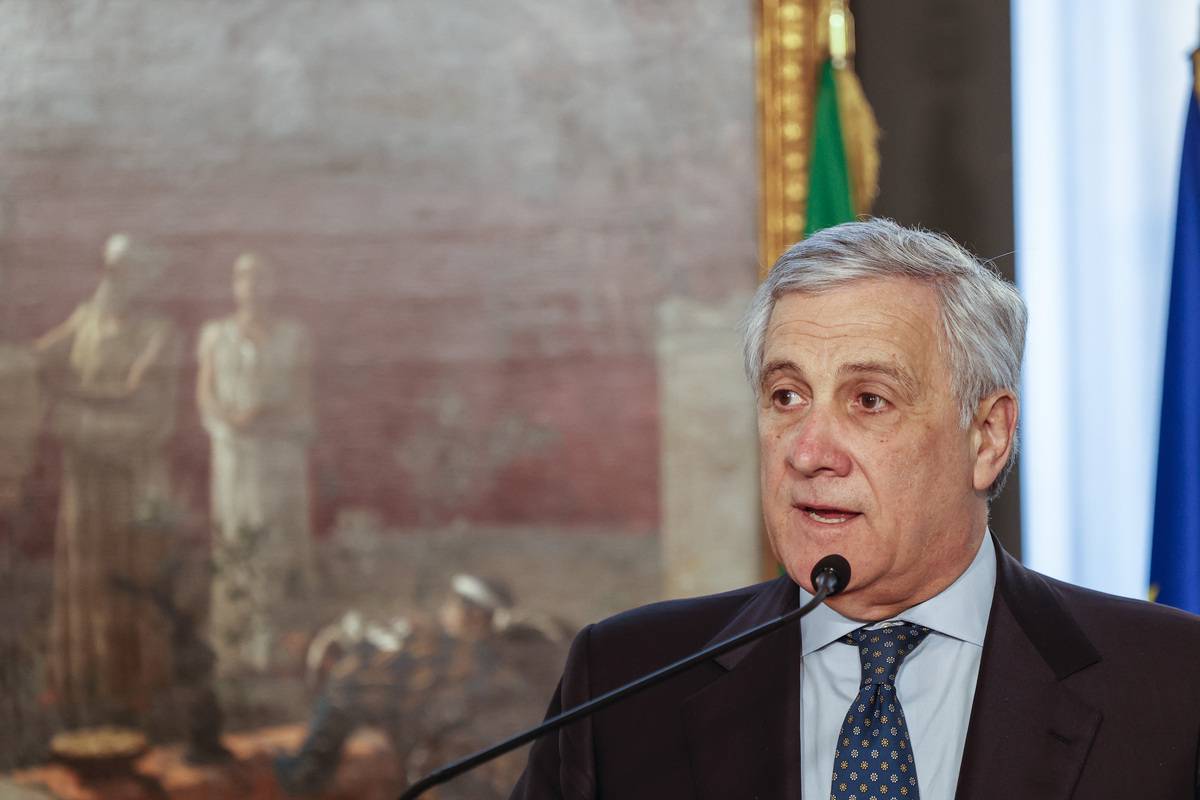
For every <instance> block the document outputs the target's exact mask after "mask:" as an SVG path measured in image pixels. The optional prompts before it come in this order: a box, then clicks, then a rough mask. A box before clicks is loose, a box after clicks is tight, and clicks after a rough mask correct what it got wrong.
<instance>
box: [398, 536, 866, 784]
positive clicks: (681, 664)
mask: <svg viewBox="0 0 1200 800" xmlns="http://www.w3.org/2000/svg"><path fill="white" fill-rule="evenodd" d="M810 578H811V579H812V584H813V589H814V590H815V592H816V593H815V594H814V595H813V598H812V600H810V601H808V602H807V603H805V604H804V605H803V606H801V607H800V608H796V609H793V610H791V611H789V612H787V613H786V614H784V615H783V616H781V617H776V618H775V619H772V620H768V621H766V622H764V623H762V624H761V625H756V626H754V627H753V628H751V629H750V630H747V631H742V632H741V633H739V634H737V635H736V636H732V637H730V638H728V639H726V640H725V641H723V642H717V643H716V644H714V645H713V646H711V647H706V648H704V649H703V650H701V651H700V652H699V653H695V654H693V655H690V656H687V657H686V658H681V659H680V660H679V661H676V662H675V663H673V664H668V665H667V666H665V667H663V668H661V669H658V670H655V671H654V672H651V673H650V674H649V675H643V676H642V677H640V678H638V679H637V680H635V681H632V682H630V683H627V684H625V685H624V686H618V687H617V688H616V689H613V690H611V691H608V692H605V693H604V694H602V695H600V696H599V697H593V698H592V699H591V700H589V701H587V702H586V703H583V704H581V705H577V706H575V707H574V708H569V709H567V710H566V711H564V712H562V713H561V714H559V715H558V716H556V717H551V718H550V719H548V720H545V721H544V722H542V724H540V725H537V726H535V727H533V728H530V729H529V730H527V731H525V732H523V733H518V734H517V735H516V736H513V737H511V738H509V739H505V740H504V741H503V742H500V743H499V744H496V745H492V746H491V747H489V748H487V749H486V750H480V751H479V752H478V753H474V754H472V755H469V756H467V757H466V758H461V759H459V760H458V761H454V762H451V763H449V764H447V765H446V766H444V767H442V768H441V769H439V770H436V771H434V772H432V773H430V774H429V775H426V776H425V777H424V778H422V779H421V780H419V781H417V782H416V783H414V784H413V785H412V786H410V787H408V789H407V790H406V791H405V792H404V794H402V795H400V798H399V800H413V798H416V797H418V796H420V795H421V794H423V793H424V792H425V790H426V789H431V788H433V787H434V786H437V785H439V784H442V783H445V782H446V781H448V780H450V779H451V778H453V777H456V776H458V775H461V774H462V773H464V772H466V771H467V770H470V769H474V768H475V767H477V766H479V765H480V764H483V763H485V762H488V761H491V760H492V759H493V758H497V757H498V756H502V755H504V754H505V753H507V752H508V751H510V750H515V749H516V748H518V747H520V746H521V745H523V744H527V743H529V742H532V741H533V740H534V739H536V738H538V737H539V736H541V735H542V734H544V733H549V732H550V731H554V730H558V729H559V728H561V727H562V726H564V725H566V724H568V723H571V722H574V721H575V720H577V719H580V718H582V717H586V716H589V715H590V714H593V713H595V712H596V711H599V710H600V709H602V708H604V707H605V706H608V705H611V704H613V703H615V702H617V701H618V700H621V699H622V698H625V697H628V696H629V695H631V694H634V693H635V692H640V691H641V690H642V689H647V688H649V687H651V686H653V685H655V684H657V683H661V682H662V681H665V680H666V679H667V678H669V677H671V676H672V675H675V674H677V673H680V672H683V671H684V670H685V669H688V668H689V667H694V666H695V665H696V664H699V663H700V662H701V661H707V660H709V659H710V658H716V657H717V656H719V655H722V654H724V653H728V652H729V651H730V650H736V649H737V648H739V647H741V646H742V645H744V644H746V643H748V642H752V641H754V640H755V639H758V638H760V637H762V636H766V635H767V634H768V633H770V632H771V631H774V630H778V629H779V628H782V627H783V626H784V625H787V624H788V623H789V622H794V621H795V620H798V619H800V618H801V617H803V616H804V615H805V614H807V613H809V612H810V611H812V610H813V609H814V608H816V607H817V606H819V605H820V604H821V603H823V602H824V601H825V599H826V598H829V597H832V596H833V595H835V594H837V593H838V592H840V591H842V590H843V589H845V588H846V586H847V585H848V584H849V583H850V562H849V561H847V560H846V559H845V558H843V557H842V556H840V555H827V556H825V557H824V558H822V559H821V560H820V561H818V562H817V563H816V566H814V567H813V570H812V574H811V575H810Z"/></svg>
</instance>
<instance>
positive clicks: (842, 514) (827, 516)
mask: <svg viewBox="0 0 1200 800" xmlns="http://www.w3.org/2000/svg"><path fill="white" fill-rule="evenodd" d="M797 508H799V509H800V510H801V511H803V512H804V513H805V514H808V516H809V518H810V519H813V520H816V521H817V522H820V523H821V524H823V525H837V524H839V523H842V522H849V521H850V520H852V519H854V518H855V517H857V516H859V512H858V511H847V510H846V509H844V508H831V507H829V506H797Z"/></svg>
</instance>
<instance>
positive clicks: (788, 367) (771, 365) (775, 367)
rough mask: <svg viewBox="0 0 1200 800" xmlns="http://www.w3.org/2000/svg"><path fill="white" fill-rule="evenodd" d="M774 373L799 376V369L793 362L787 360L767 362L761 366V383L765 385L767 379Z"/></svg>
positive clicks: (779, 359)
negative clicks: (788, 373)
mask: <svg viewBox="0 0 1200 800" xmlns="http://www.w3.org/2000/svg"><path fill="white" fill-rule="evenodd" d="M776 372H795V373H797V374H799V373H800V367H799V366H798V365H797V364H796V362H795V361H788V360H786V359H782V358H777V359H775V360H774V361H768V362H767V363H766V364H764V365H763V370H762V379H763V383H766V382H767V378H769V377H771V376H772V375H774V374H775V373H776Z"/></svg>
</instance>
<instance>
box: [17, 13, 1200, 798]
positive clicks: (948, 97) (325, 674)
mask: <svg viewBox="0 0 1200 800" xmlns="http://www.w3.org/2000/svg"><path fill="white" fill-rule="evenodd" d="M831 12H832V14H833V16H834V17H836V16H837V15H838V14H842V13H843V12H846V13H847V14H848V13H852V15H853V16H852V17H849V16H844V17H843V19H845V20H848V21H849V23H848V24H846V25H843V28H839V29H837V30H845V29H846V28H848V29H849V30H848V41H849V50H850V52H849V53H847V54H846V57H845V58H844V59H840V60H839V65H838V69H841V70H843V71H845V72H844V74H845V75H848V74H850V71H853V72H855V73H856V75H857V79H858V81H860V83H861V90H862V95H863V97H865V100H866V102H867V103H868V104H869V105H870V107H871V108H872V109H873V114H874V120H875V122H876V123H877V126H878V131H879V135H878V138H877V140H875V139H872V143H871V144H872V146H873V147H874V152H875V154H876V155H877V158H878V168H877V173H873V177H874V181H873V183H874V184H875V186H874V189H875V190H876V193H875V197H874V201H873V203H869V202H867V201H869V198H868V199H867V201H864V203H859V204H856V207H855V210H856V211H866V210H867V209H868V208H869V210H870V212H871V213H874V214H878V215H882V216H888V217H891V218H894V219H896V220H898V221H900V222H902V223H905V224H910V225H922V226H925V227H928V228H932V229H935V230H940V231H944V232H946V233H948V234H949V235H950V236H952V237H954V238H955V239H957V240H959V241H960V242H962V243H964V244H965V245H967V246H968V247H969V248H971V249H972V250H973V251H974V252H976V253H977V254H979V255H980V256H981V257H982V258H983V259H985V260H987V261H989V262H990V263H991V264H992V265H993V266H994V267H995V268H996V269H997V270H998V271H999V272H1001V273H1002V274H1004V275H1005V276H1007V277H1009V278H1011V279H1014V280H1016V281H1017V283H1018V284H1019V285H1020V287H1021V288H1022V291H1023V292H1024V294H1025V296H1026V298H1027V300H1028V303H1029V306H1030V311H1031V324H1030V332H1029V345H1028V349H1027V354H1026V376H1025V385H1024V387H1023V395H1024V396H1023V423H1022V448H1023V449H1022V456H1021V461H1020V465H1019V469H1018V470H1017V472H1016V473H1015V474H1014V476H1013V478H1012V479H1010V482H1009V484H1008V487H1007V488H1006V490H1005V492H1004V494H1003V495H1002V496H1001V498H1000V499H999V500H998V501H996V502H995V503H994V504H993V509H992V529H993V531H994V532H995V533H996V534H997V535H998V537H999V538H1000V540H1001V541H1002V542H1003V543H1004V545H1005V546H1006V547H1007V548H1008V549H1009V550H1010V551H1012V552H1013V553H1014V554H1017V555H1020V556H1021V557H1022V558H1023V560H1024V561H1025V562H1026V563H1028V564H1029V565H1031V566H1032V567H1033V568H1035V569H1038V570H1041V571H1043V572H1047V573H1048V574H1051V575H1054V576H1056V577H1061V578H1064V579H1067V580H1071V581H1074V582H1078V583H1082V584H1085V585H1088V586H1091V587H1094V588H1097V589H1100V590H1103V591H1108V592H1115V593H1119V594H1125V595H1129V596H1137V597H1145V596H1146V595H1147V592H1148V591H1149V587H1150V583H1151V580H1150V553H1151V539H1152V528H1153V521H1154V496H1155V479H1156V464H1157V459H1158V457H1159V456H1158V453H1159V447H1158V443H1159V427H1160V426H1159V413H1160V402H1161V398H1162V396H1163V392H1162V388H1161V387H1162V381H1163V375H1164V369H1163V363H1164V361H1163V359H1164V355H1163V353H1164V342H1165V339H1166V330H1167V307H1168V297H1169V292H1170V286H1171V269H1172V243H1173V241H1174V235H1175V224H1176V220H1175V213H1176V191H1177V186H1178V181H1179V160H1180V150H1181V146H1182V142H1183V132H1184V120H1185V115H1186V112H1187V108H1188V104H1189V102H1194V100H1193V99H1192V95H1191V92H1192V85H1193V68H1192V63H1191V61H1190V60H1189V56H1190V53H1191V51H1192V50H1193V48H1194V47H1195V46H1196V43H1197V35H1198V33H1200V13H1198V12H1200V8H1198V7H1197V6H1196V4H1195V3H1194V2H1185V0H1161V2H1158V3H1155V4H1153V6H1152V7H1150V6H1148V5H1146V4H1144V3H1137V2H1133V0H1103V1H1102V2H1095V1H1093V2H1088V3H1086V4H1085V3H1082V2H1077V1H1076V2H1071V1H1070V0H1060V2H1053V3H1035V2H1033V1H1032V0H1013V1H1012V2H1011V3H1010V2H1007V0H1004V1H1001V0H985V1H983V2H976V3H971V4H962V3H956V2H952V1H951V0H906V2H903V3H897V2H884V0H852V2H849V3H848V4H842V3H840V2H838V0H654V1H653V2H650V1H649V0H605V1H604V2H575V1H574V0H572V1H571V2H563V1H562V0H553V1H552V0H514V2H507V3H501V4H497V3H491V2H479V1H478V0H462V1H461V2H455V3H437V4H429V3H417V2H410V1H409V0H339V2H331V1H330V2H323V1H321V0H252V1H250V2H223V1H219V0H209V1H207V2H189V1H188V0H160V2H156V3H140V2H136V1H135V0H0V413H2V414H3V417H0V446H2V447H3V453H2V454H0V455H2V459H0V460H3V462H4V466H3V473H2V474H0V479H2V480H0V598H2V601H3V606H4V608H5V609H6V613H5V614H4V617H3V620H2V621H0V770H4V771H5V772H6V773H7V775H8V776H9V777H8V778H7V779H6V780H7V781H8V783H7V784H5V785H6V786H9V787H11V790H12V791H14V792H15V791H18V789H17V788H16V787H18V786H20V787H22V788H21V789H20V791H28V792H45V793H47V794H46V795H43V796H59V797H74V796H85V795H83V794H80V793H81V792H85V791H101V790H97V789H96V786H101V787H103V786H110V787H112V786H118V785H120V786H123V787H125V788H124V789H122V791H126V790H127V791H132V792H136V791H142V792H148V793H149V794H147V795H146V796H162V795H161V794H159V795H155V794H153V792H165V793H166V794H167V795H168V796H183V795H182V794H180V792H182V791H183V790H182V789H180V788H179V787H182V786H187V787H192V788H190V789H189V791H200V792H206V793H207V794H204V793H201V794H192V795H188V796H211V797H224V796H230V797H245V796H255V797H276V796H282V794H281V793H284V792H287V793H290V794H292V795H302V794H306V793H307V794H321V793H324V795H325V796H355V797H360V796H375V795H372V794H371V792H376V793H378V796H381V797H386V796H391V794H392V793H394V791H395V790H396V789H398V788H400V787H401V786H402V785H403V783H404V782H405V780H411V779H412V778H414V777H415V776H416V775H415V773H418V772H421V771H423V770H426V769H431V768H432V767H434V766H437V765H438V763H439V760H445V759H446V758H449V757H451V756H454V755H457V754H462V753H463V752H465V751H469V750H470V749H473V748H474V747H475V746H478V745H480V744H482V743H483V742H484V741H486V740H488V739H490V738H495V737H498V736H500V735H503V734H505V733H508V732H515V731H516V730H518V729H520V728H522V727H524V726H527V725H529V724H532V723H533V722H535V721H536V720H537V719H539V718H540V716H541V715H542V713H543V711H544V706H545V702H546V700H547V699H548V697H549V695H550V693H551V691H552V690H553V687H554V682H555V680H556V679H557V675H558V671H559V669H560V667H561V663H562V659H563V658H564V657H565V652H566V647H567V645H568V643H569V641H570V638H571V636H572V635H573V633H574V632H575V631H576V630H577V629H578V628H579V627H580V626H582V625H584V624H586V623H587V622H589V621H592V620H594V619H597V618H599V617H602V616H605V615H608V614H611V613H614V612H616V611H618V610H621V609H624V608H628V607H630V606H634V605H638V604H642V603H645V602H650V601H653V600H657V599H662V598H666V597H678V596H684V595H690V594H700V593H705V592H711V591H719V590H723V589H726V588H732V587H734V586H739V585H744V584H747V583H751V582H754V581H756V580H759V579H761V578H763V577H766V576H769V575H770V574H772V571H773V565H772V564H771V563H770V558H769V554H766V553H765V552H764V550H763V547H762V544H761V537H762V534H761V531H760V521H759V512H758V505H757V496H756V491H757V464H756V453H755V434H754V415H753V407H752V398H751V393H750V391H749V389H748V388H747V387H746V386H745V385H744V381H743V379H742V377H741V364H740V352H739V349H740V342H739V339H738V334H737V331H736V326H737V322H738V320H739V318H740V315H741V313H742V311H743V309H744V307H745V304H746V302H747V301H748V299H749V295H750V293H751V292H752V291H753V288H754V286H755V285H756V283H757V280H758V276H759V273H760V270H761V269H762V267H763V266H765V265H769V263H770V262H771V261H772V260H773V259H774V258H775V256H776V255H778V247H777V244H778V243H779V242H783V241H787V242H790V241H794V240H796V239H798V238H800V236H801V235H802V234H803V231H804V224H803V223H804V222H805V219H806V218H807V217H806V214H807V207H806V205H805V203H806V199H807V193H806V189H807V184H806V183H804V181H805V175H807V170H808V169H809V166H810V165H809V162H808V155H809V153H810V152H811V148H812V146H813V136H812V135H811V134H810V128H809V126H810V125H811V123H812V113H811V109H812V108H813V103H814V100H815V95H816V78H817V71H818V67H819V65H820V64H821V63H822V62H823V61H824V60H825V59H827V58H829V56H830V48H831V41H832V42H833V47H834V49H837V47H838V45H837V43H836V42H837V41H838V35H839V34H838V33H837V32H836V31H835V33H834V34H833V35H832V37H831V34H830V27H829V21H830V17H831ZM835 55H836V54H835ZM850 127H851V126H850V125H849V124H846V128H847V134H848V135H849V134H850V130H849V129H850ZM848 147H849V146H848ZM868 160H869V159H868ZM851 161H854V159H853V157H852V158H851ZM853 170H854V165H853V164H851V171H852V172H853ZM857 177H862V176H861V175H858V176H857ZM793 187H800V188H798V189H796V191H795V192H793V191H792V190H793ZM776 190H778V191H776ZM859 199H861V198H859ZM789 204H790V205H789ZM1171 369H1173V368H1170V367H1169V368H1168V372H1170V370H1171ZM1198 441H1200V440H1198ZM1181 535H1182V536H1183V537H1184V539H1185V540H1189V539H1188V537H1192V538H1191V539H1190V540H1189V541H1194V540H1195V539H1197V538H1200V532H1197V531H1190V532H1187V531H1185V532H1184V533H1183V534H1181ZM1172 552H1174V551H1172ZM1192 574H1195V572H1194V570H1193V573H1192ZM380 709H392V711H390V712H388V713H386V714H384V715H383V716H382V717H381V716H380V714H379V710H380ZM480 720H486V724H484V723H481V722H480ZM98 726H104V727H98ZM72 734H76V738H75V739H72V738H71V735H72ZM56 737H57V738H56ZM122 737H124V738H122ZM306 737H308V738H307V744H305V742H306ZM314 737H315V738H316V739H317V740H318V741H314ZM89 754H90V755H89ZM52 761H53V763H54V764H56V765H57V766H48V764H50V763H51V762H52ZM231 763H235V764H238V765H239V766H240V767H242V768H243V770H242V771H241V772H237V774H238V775H241V776H242V777H241V778H239V779H237V780H235V779H233V778H230V777H229V775H230V774H233V773H232V772H231V770H230V769H229V764H231ZM521 763H522V756H521V754H520V753H518V754H515V755H514V756H511V757H509V758H508V759H506V760H505V761H504V762H502V763H501V766H499V767H498V768H497V769H496V771H495V772H494V774H489V775H488V776H485V777H482V778H480V782H479V783H478V784H477V785H472V786H466V785H464V786H462V787H459V788H458V789H454V788H452V787H446V789H445V790H443V794H441V795H440V796H441V797H445V798H450V797H456V796H463V797H473V798H482V797H490V796H496V797H500V796H504V793H503V788H502V787H504V786H506V785H508V784H511V781H512V780H513V779H514V778H515V774H516V772H517V771H519V769H520V766H521ZM63 765H66V766H63ZM214 765H215V766H214ZM247 775H248V776H250V777H248V778H247V777H246V776H247ZM238 780H242V781H243V782H242V783H239V782H238ZM246 780H249V781H250V783H249V784H247V783H245V781H246ZM122 781H124V782H125V783H122ZM247 786H251V787H253V788H247ZM129 787H132V788H129ZM195 787H201V788H200V789H196V788H195ZM105 791H107V790H105ZM112 791H117V790H116V789H112ZM339 792H340V793H341V794H339ZM455 792H458V793H457V794H456V793H455ZM31 796H33V795H31ZM87 796H97V795H94V794H93V795H87ZM100 796H103V794H101V795H100ZM113 796H117V795H113ZM121 796H126V795H121ZM128 796H137V795H128Z"/></svg>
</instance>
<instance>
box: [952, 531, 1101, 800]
mask: <svg viewBox="0 0 1200 800" xmlns="http://www.w3.org/2000/svg"><path fill="white" fill-rule="evenodd" d="M996 553H997V572H996V593H995V597H994V599H993V602H992V610H991V616H990V617H989V620H988V632H987V637H986V638H985V640H984V646H983V659H982V661H981V663H980V666H979V680H978V683H977V686H976V689H975V701H974V705H973V707H972V709H971V723H970V726H969V729H968V732H967V741H966V746H965V749H964V751H963V760H962V767H961V769H960V770H959V779H958V791H957V793H956V794H957V797H959V798H964V799H965V798H969V799H970V800H990V799H991V798H996V799H997V800H999V798H1012V797H1020V798H1022V799H1023V800H1066V798H1069V797H1070V796H1071V792H1072V790H1073V788H1074V786H1075V784H1076V782H1077V781H1078V779H1079V773H1080V770H1081V769H1082V768H1083V763H1084V761H1085V760H1086V758H1087V754H1088V750H1089V749H1090V748H1091V744H1092V740H1093V739H1094V738H1095V735H1096V731H1097V729H1098V728H1099V726H1100V721H1101V715H1100V712H1098V711H1097V710H1096V709H1094V708H1092V707H1091V706H1089V705H1087V704H1085V703H1084V702H1082V701H1081V700H1079V699H1078V698H1077V697H1076V696H1075V695H1074V694H1073V693H1072V692H1071V691H1070V690H1069V689H1067V688H1066V686H1064V685H1063V683H1062V681H1063V679H1065V678H1066V677H1068V676H1069V675H1072V674H1074V673H1076V672H1078V671H1079V670H1082V669H1086V668H1088V667H1089V666H1091V665H1092V664H1095V663H1096V662H1097V661H1099V660H1100V656H1099V654H1097V652H1096V650H1095V648H1094V647H1092V644H1091V642H1090V641H1089V640H1088V639H1087V637H1086V636H1085V635H1084V633H1083V631H1082V630H1081V629H1080V628H1079V626H1078V625H1077V624H1076V622H1075V620H1074V619H1073V618H1071V616H1070V615H1069V614H1068V613H1067V612H1066V610H1065V609H1063V607H1062V605H1061V604H1060V603H1059V601H1058V598H1057V596H1056V595H1055V593H1054V590H1053V589H1052V588H1051V587H1050V584H1049V583H1047V582H1046V580H1045V579H1044V578H1042V576H1040V575H1038V574H1036V573H1033V572H1030V571H1029V570H1026V569H1025V568H1024V567H1022V566H1021V565H1020V564H1019V563H1018V562H1017V561H1016V560H1015V559H1013V558H1012V557H1011V556H1010V555H1008V554H1007V553H1005V552H1004V551H1003V550H1001V549H1000V547H999V545H998V544H997V547H996Z"/></svg>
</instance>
